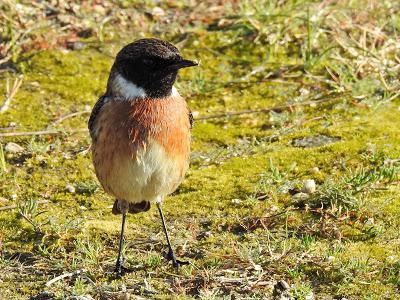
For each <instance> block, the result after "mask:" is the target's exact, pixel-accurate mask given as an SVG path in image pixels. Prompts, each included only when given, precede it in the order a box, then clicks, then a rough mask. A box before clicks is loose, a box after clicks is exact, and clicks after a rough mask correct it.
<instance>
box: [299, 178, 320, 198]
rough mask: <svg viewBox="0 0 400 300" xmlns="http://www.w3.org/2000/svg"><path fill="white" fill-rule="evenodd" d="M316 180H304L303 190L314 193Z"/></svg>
mask: <svg viewBox="0 0 400 300" xmlns="http://www.w3.org/2000/svg"><path fill="white" fill-rule="evenodd" d="M316 189H317V188H316V186H315V181H314V180H313V179H307V180H305V181H304V184H303V189H302V190H301V191H302V192H303V193H307V194H312V193H315V191H316Z"/></svg>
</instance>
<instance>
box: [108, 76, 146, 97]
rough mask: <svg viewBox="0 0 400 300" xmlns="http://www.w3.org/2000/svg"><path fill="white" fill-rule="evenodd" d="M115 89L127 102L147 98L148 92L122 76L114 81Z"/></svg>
mask: <svg viewBox="0 0 400 300" xmlns="http://www.w3.org/2000/svg"><path fill="white" fill-rule="evenodd" d="M113 89H114V92H115V93H116V94H119V95H121V96H122V97H123V98H124V99H126V100H132V99H135V98H144V97H146V92H145V90H144V89H143V88H141V87H138V86H137V85H136V84H134V83H132V82H130V81H128V80H126V79H125V78H124V77H122V76H121V75H120V74H117V76H116V77H115V79H114V84H113Z"/></svg>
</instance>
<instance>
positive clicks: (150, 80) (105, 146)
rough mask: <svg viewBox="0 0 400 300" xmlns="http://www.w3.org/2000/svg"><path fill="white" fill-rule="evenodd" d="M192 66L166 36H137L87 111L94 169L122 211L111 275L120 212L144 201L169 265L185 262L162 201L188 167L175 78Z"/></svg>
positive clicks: (137, 208) (182, 105) (186, 127)
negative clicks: (154, 212) (154, 211)
mask: <svg viewBox="0 0 400 300" xmlns="http://www.w3.org/2000/svg"><path fill="white" fill-rule="evenodd" d="M196 65H197V63H196V62H194V61H191V60H186V59H183V58H182V56H181V55H180V53H179V50H178V49H177V48H176V47H175V46H173V45H172V44H170V43H168V42H166V41H162V40H159V39H154V38H151V39H140V40H137V41H135V42H133V43H131V44H129V45H127V46H125V47H124V48H123V49H122V50H121V51H120V52H119V53H118V54H117V57H116V59H115V62H114V65H113V66H112V68H111V72H110V76H109V79H108V83H107V91H106V93H105V94H104V95H103V96H102V97H100V99H99V100H98V101H97V103H96V104H95V106H94V108H93V111H92V114H91V116H90V119H89V124H88V125H89V131H90V136H91V138H92V156H93V164H94V168H95V170H96V175H97V178H98V179H99V181H100V183H101V185H102V187H103V189H104V190H105V191H106V192H107V193H109V194H111V195H113V196H114V197H115V198H116V200H115V202H114V207H113V209H112V212H113V214H122V228H121V236H120V242H119V252H118V258H117V263H116V272H117V274H118V275H121V274H122V273H123V272H124V271H125V270H126V268H125V267H124V266H123V263H122V261H123V259H122V258H121V251H122V246H123V240H124V238H123V237H124V228H125V220H126V215H127V213H128V212H130V213H139V212H144V211H148V210H149V209H150V203H151V202H155V204H156V205H157V208H158V210H159V213H160V216H161V221H162V225H163V229H164V233H165V236H166V239H167V243H168V248H169V250H168V254H167V259H169V260H172V263H173V265H174V267H178V266H179V265H180V264H184V263H185V262H181V261H179V260H177V259H176V257H175V254H174V251H173V250H172V246H171V242H170V239H169V235H168V231H167V228H166V225H165V220H164V215H163V212H162V208H161V204H162V202H163V199H164V198H165V197H166V196H167V195H168V194H171V193H172V192H173V191H175V190H176V188H177V187H178V186H179V184H180V183H181V182H182V180H183V178H184V175H185V172H186V171H187V169H188V165H189V152H190V129H191V127H192V122H193V117H192V114H191V112H190V110H189V108H188V107H187V104H186V101H185V100H184V99H183V98H182V97H181V96H180V95H179V93H178V92H177V90H176V89H175V87H174V83H175V80H176V77H177V74H178V70H179V69H182V68H186V67H192V66H196Z"/></svg>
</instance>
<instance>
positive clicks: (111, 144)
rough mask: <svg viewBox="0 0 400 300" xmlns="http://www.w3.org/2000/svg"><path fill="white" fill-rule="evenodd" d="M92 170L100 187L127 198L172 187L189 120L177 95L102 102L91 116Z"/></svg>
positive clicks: (182, 163)
mask: <svg viewBox="0 0 400 300" xmlns="http://www.w3.org/2000/svg"><path fill="white" fill-rule="evenodd" d="M94 128H95V132H96V134H95V139H94V141H93V145H92V149H93V150H92V151H93V162H94V166H95V169H96V175H97V177H98V179H99V181H100V183H101V184H102V186H103V188H104V189H105V191H106V192H108V193H110V194H112V195H114V196H115V197H117V198H119V199H123V200H127V201H130V202H140V201H143V200H152V199H149V198H156V197H159V196H161V197H163V196H166V195H167V194H169V193H171V192H173V191H174V190H175V189H176V188H177V186H178V185H179V184H180V182H181V181H182V179H183V176H184V174H185V172H186V170H187V167H188V161H189V152H190V124H189V117H188V109H187V105H186V102H185V101H184V99H183V98H181V97H168V98H164V99H157V100H155V99H138V100H135V101H119V100H118V101H113V100H110V101H109V102H107V103H106V104H105V105H104V106H103V107H102V109H101V111H100V113H99V115H98V116H97V117H96V120H95V124H94Z"/></svg>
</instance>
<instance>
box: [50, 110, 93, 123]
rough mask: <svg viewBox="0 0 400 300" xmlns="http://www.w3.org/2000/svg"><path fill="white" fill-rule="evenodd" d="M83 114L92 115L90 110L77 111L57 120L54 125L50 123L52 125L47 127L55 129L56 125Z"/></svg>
mask: <svg viewBox="0 0 400 300" xmlns="http://www.w3.org/2000/svg"><path fill="white" fill-rule="evenodd" d="M83 114H90V110H84V111H77V112H74V113H71V114H68V115H65V116H63V117H61V118H59V119H57V120H55V121H54V122H53V123H50V125H49V126H47V127H53V126H54V125H56V124H58V123H61V122H63V121H65V120H66V119H69V118H73V117H76V116H79V115H83Z"/></svg>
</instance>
